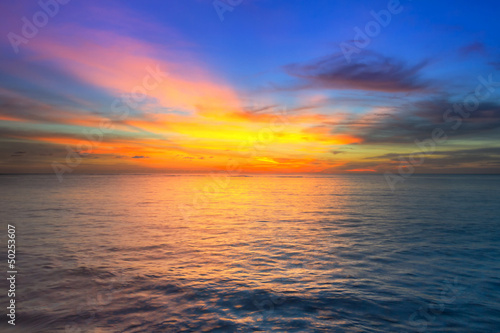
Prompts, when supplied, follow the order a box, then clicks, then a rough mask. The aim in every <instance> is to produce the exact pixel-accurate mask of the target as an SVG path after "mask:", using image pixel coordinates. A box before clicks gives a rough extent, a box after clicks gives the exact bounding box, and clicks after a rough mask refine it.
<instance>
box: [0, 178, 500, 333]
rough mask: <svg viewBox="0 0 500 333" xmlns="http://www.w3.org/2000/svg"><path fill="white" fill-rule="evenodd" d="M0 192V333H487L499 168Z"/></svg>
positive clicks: (493, 321) (496, 283)
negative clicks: (12, 263) (398, 178)
mask: <svg viewBox="0 0 500 333" xmlns="http://www.w3.org/2000/svg"><path fill="white" fill-rule="evenodd" d="M0 188H1V191H0V199H1V205H0V215H1V217H2V219H1V222H2V225H1V228H2V235H6V234H7V224H12V225H15V226H16V248H17V252H16V268H17V270H18V274H17V278H16V284H17V286H16V327H15V329H14V330H10V327H9V326H10V325H8V324H7V319H8V318H7V317H6V315H5V314H2V317H3V320H2V322H1V323H0V330H1V331H2V332H10V331H12V332H68V333H69V332H100V333H102V332H273V331H275V332H500V176H462V175H453V176H451V175H450V176H424V175H414V176H412V177H410V178H409V179H407V180H406V181H405V182H404V183H402V184H400V185H399V186H398V188H397V190H396V191H394V192H392V191H391V190H390V189H389V187H388V185H387V184H386V182H385V180H384V177H383V176H377V175H369V176H368V175H364V176H363V175H357V176H343V175H339V176H324V177H309V176H307V177H306V176H304V177H280V176H252V177H231V178H217V179H215V178H213V177H210V176H166V175H68V176H66V177H65V178H64V181H63V182H62V183H59V182H58V181H57V179H56V177H55V176H54V175H24V176H9V175H4V176H0ZM1 242H2V243H1V248H2V249H4V250H2V252H3V254H2V257H3V258H6V257H7V251H6V249H7V247H6V244H7V238H6V237H2V240H1ZM2 262H4V264H2V265H3V267H2V270H3V271H6V270H7V264H6V261H4V260H2ZM4 274H5V275H7V274H6V273H4ZM2 280H3V281H4V283H5V279H4V278H2ZM1 287H2V291H1V293H0V302H1V304H2V306H1V307H2V308H3V309H5V308H6V306H7V302H8V299H7V293H6V289H7V287H8V286H7V285H6V284H5V285H4V284H2V285H1ZM4 312H5V313H6V310H4Z"/></svg>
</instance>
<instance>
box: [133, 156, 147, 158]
mask: <svg viewBox="0 0 500 333" xmlns="http://www.w3.org/2000/svg"><path fill="white" fill-rule="evenodd" d="M132 158H149V157H148V156H144V155H136V156H133V157H132Z"/></svg>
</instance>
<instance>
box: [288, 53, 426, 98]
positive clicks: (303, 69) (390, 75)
mask: <svg viewBox="0 0 500 333" xmlns="http://www.w3.org/2000/svg"><path fill="white" fill-rule="evenodd" d="M427 64H428V62H427V61H422V62H420V63H418V64H416V65H408V64H406V63H404V62H403V61H398V60H395V59H393V58H389V57H385V56H382V55H379V54H377V53H373V52H370V53H367V56H366V57H363V58H360V59H357V60H355V61H353V62H351V63H347V62H346V61H345V59H344V58H343V56H342V55H339V54H335V55H332V56H328V57H325V58H322V59H320V60H316V61H313V62H311V63H309V64H291V65H287V66H285V71H286V73H287V74H289V75H291V76H293V77H296V78H298V79H300V80H301V84H300V85H299V86H298V87H299V88H302V89H308V88H323V89H354V90H367V91H381V92H392V93H395V92H413V91H423V90H426V89H428V88H429V85H430V83H429V82H426V81H424V80H422V79H421V77H420V76H421V70H422V69H423V68H424V67H425V66H426V65H427Z"/></svg>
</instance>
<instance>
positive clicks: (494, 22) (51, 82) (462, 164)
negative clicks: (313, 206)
mask: <svg viewBox="0 0 500 333" xmlns="http://www.w3.org/2000/svg"><path fill="white" fill-rule="evenodd" d="M499 12H500V4H499V3H498V2H497V1H483V2H481V3H480V4H479V3H476V2H471V1H456V0H455V1H439V2H436V1H410V0H401V1H398V0H391V1H363V2H360V1H351V2H347V1H332V0H317V1H306V0H301V1H299V0H215V1H214V0H182V1H173V0H169V1H152V0H149V1H148V0H145V1H140V2H139V1H114V0H111V1H106V2H104V1H81V0H40V1H15V0H5V1H2V3H1V4H0V13H1V14H0V15H1V16H2V20H0V30H1V34H2V38H1V42H0V49H1V54H0V173H56V174H57V175H63V174H70V173H72V174H77V173H149V172H155V173H157V172H160V173H210V172H221V171H222V172H228V173H230V174H239V173H270V174H282V173H283V174H295V173H299V174H303V173H305V174H311V173H312V174H357V173H381V174H382V173H386V174H387V173H393V174H395V175H407V174H410V173H411V174H413V173H474V174H475V173H479V174H483V173H487V174H491V173H500V141H499V139H500V99H499V97H500V71H499V70H500V34H499V33H498V31H500V21H499V20H498V18H497V15H496V14H497V13H499Z"/></svg>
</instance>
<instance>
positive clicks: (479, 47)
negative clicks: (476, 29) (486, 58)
mask: <svg viewBox="0 0 500 333" xmlns="http://www.w3.org/2000/svg"><path fill="white" fill-rule="evenodd" d="M458 52H459V53H460V55H461V56H464V57H466V56H469V55H471V54H473V53H479V54H481V55H486V48H485V46H484V44H483V43H481V42H474V43H471V44H468V45H465V46H463V47H461V48H460V49H459V50H458Z"/></svg>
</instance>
